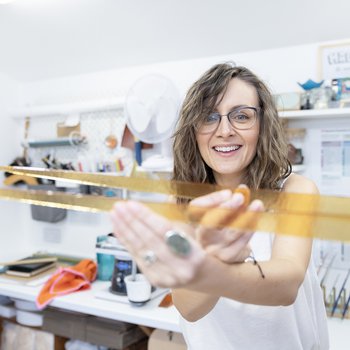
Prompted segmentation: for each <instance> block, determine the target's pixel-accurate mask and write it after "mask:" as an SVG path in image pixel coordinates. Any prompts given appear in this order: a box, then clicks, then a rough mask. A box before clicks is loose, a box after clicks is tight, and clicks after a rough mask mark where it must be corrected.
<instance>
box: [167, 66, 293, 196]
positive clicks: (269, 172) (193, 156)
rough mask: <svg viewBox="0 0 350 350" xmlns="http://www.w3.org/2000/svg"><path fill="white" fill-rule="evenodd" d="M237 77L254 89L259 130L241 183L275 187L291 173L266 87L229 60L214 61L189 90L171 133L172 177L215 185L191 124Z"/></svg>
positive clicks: (196, 122)
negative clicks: (213, 64)
mask: <svg viewBox="0 0 350 350" xmlns="http://www.w3.org/2000/svg"><path fill="white" fill-rule="evenodd" d="M233 78H236V79H240V80H242V81H244V82H246V83H247V84H249V85H251V86H253V87H254V88H255V89H256V92H257V95H258V101H259V107H260V115H259V118H260V126H259V127H260V130H259V140H258V143H257V149H256V154H255V156H254V158H253V160H252V162H251V163H250V164H249V166H248V167H247V169H246V172H245V174H244V177H243V179H242V183H245V184H246V185H247V186H248V187H250V188H251V189H273V190H276V189H278V188H279V183H280V180H281V179H283V178H286V177H287V176H288V175H289V174H290V173H291V164H290V162H289V161H288V157H287V156H288V148H287V140H286V138H285V133H284V130H283V128H282V124H281V121H280V119H279V117H278V113H277V110H276V107H275V103H274V99H273V96H272V95H271V93H270V91H269V89H268V88H267V86H266V85H265V84H264V82H263V81H261V80H260V79H259V78H258V77H257V76H256V75H255V74H254V73H252V72H251V71H250V70H249V69H247V68H245V67H242V66H235V65H234V64H232V63H222V64H217V65H215V66H213V67H212V68H210V69H209V70H208V71H207V72H205V73H204V75H202V77H200V78H199V79H198V80H197V81H196V82H195V83H194V84H193V85H192V86H191V87H190V89H189V91H188V92H187V95H186V97H185V100H184V102H183V105H182V108H181V111H180V117H179V121H178V124H177V128H176V131H175V133H174V136H173V137H174V142H173V153H174V172H173V180H178V181H189V182H206V183H212V184H215V178H214V175H213V171H212V169H211V168H210V167H209V166H208V165H207V164H206V163H205V162H204V161H203V159H202V157H201V154H200V151H199V148H198V145H197V141H196V129H195V126H196V125H197V124H198V122H199V121H200V120H201V119H202V118H203V115H207V114H208V113H209V112H211V111H213V110H214V108H215V106H216V105H217V104H218V103H219V102H220V101H218V98H219V96H220V95H223V94H224V93H225V91H226V89H227V86H228V84H229V82H230V81H231V79H233Z"/></svg>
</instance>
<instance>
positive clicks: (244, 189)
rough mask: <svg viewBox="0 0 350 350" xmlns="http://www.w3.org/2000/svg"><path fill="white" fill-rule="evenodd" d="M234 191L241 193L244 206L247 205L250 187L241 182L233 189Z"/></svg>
mask: <svg viewBox="0 0 350 350" xmlns="http://www.w3.org/2000/svg"><path fill="white" fill-rule="evenodd" d="M234 193H241V194H242V195H243V196H244V206H245V207H247V206H248V204H249V202H250V189H249V188H248V186H247V185H244V184H241V185H239V186H238V187H237V188H236V189H235V190H234Z"/></svg>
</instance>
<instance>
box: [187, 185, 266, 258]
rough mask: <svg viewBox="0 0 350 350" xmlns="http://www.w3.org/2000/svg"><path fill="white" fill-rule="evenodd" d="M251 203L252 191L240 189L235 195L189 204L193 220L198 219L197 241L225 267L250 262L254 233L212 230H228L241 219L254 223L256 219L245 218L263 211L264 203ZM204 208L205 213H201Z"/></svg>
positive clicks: (223, 194)
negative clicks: (228, 264)
mask: <svg viewBox="0 0 350 350" xmlns="http://www.w3.org/2000/svg"><path fill="white" fill-rule="evenodd" d="M249 201H250V192H249V189H248V188H247V187H246V186H244V185H241V186H239V187H238V188H237V190H236V191H235V192H234V193H232V192H231V191H230V190H223V191H218V192H214V193H210V194H208V195H206V196H202V197H199V198H196V199H194V200H193V201H192V202H191V203H190V207H189V212H190V216H196V218H195V219H196V220H197V221H199V225H198V227H197V229H196V231H195V232H196V239H197V241H198V242H199V243H200V244H201V245H202V247H203V248H204V249H205V250H206V252H207V253H209V254H211V255H213V256H216V257H217V258H218V259H220V260H221V261H223V262H226V263H235V262H243V261H244V260H245V259H247V258H248V256H249V255H250V253H251V249H250V246H249V240H250V239H251V237H252V235H253V234H254V232H251V231H245V230H242V229H232V228H229V227H224V228H221V229H214V228H213V227H220V226H221V227H222V226H225V224H227V223H232V222H234V220H235V219H239V218H240V219H242V218H243V220H251V219H253V220H254V217H252V216H250V217H249V218H246V217H244V216H243V214H244V213H246V212H247V211H249V212H260V211H262V210H263V208H264V207H263V203H262V202H261V201H260V200H254V201H253V202H251V203H249ZM201 208H203V209H204V208H205V209H206V210H205V211H204V210H200V209H201ZM208 208H211V210H208ZM222 209H227V210H222ZM199 216H200V217H199Z"/></svg>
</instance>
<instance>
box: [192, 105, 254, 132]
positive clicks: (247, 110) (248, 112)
mask: <svg viewBox="0 0 350 350" xmlns="http://www.w3.org/2000/svg"><path fill="white" fill-rule="evenodd" d="M259 111H260V108H258V107H248V106H247V107H239V108H236V109H233V110H232V111H231V112H229V113H227V114H225V115H221V114H219V113H217V112H213V113H211V114H209V115H208V116H206V117H205V118H204V119H203V120H201V121H200V122H199V123H198V124H197V125H196V130H197V131H198V132H200V133H209V132H212V131H214V130H216V129H217V128H218V126H219V124H220V122H221V118H222V117H227V119H228V121H229V122H230V124H231V125H232V127H233V128H234V129H237V130H247V129H250V128H252V127H253V126H254V124H255V123H256V120H257V119H258V112H259Z"/></svg>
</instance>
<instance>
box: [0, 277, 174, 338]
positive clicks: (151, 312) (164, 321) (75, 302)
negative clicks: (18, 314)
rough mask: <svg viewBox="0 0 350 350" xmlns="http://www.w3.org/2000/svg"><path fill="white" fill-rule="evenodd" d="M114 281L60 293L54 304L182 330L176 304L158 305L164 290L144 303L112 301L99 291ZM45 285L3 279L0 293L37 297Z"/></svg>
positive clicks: (95, 314)
mask: <svg viewBox="0 0 350 350" xmlns="http://www.w3.org/2000/svg"><path fill="white" fill-rule="evenodd" d="M109 286H110V282H101V281H95V282H94V283H93V284H92V287H91V289H90V290H84V291H79V292H74V293H71V294H67V295H64V296H59V297H56V298H55V299H54V300H53V301H52V302H51V303H50V306H53V307H57V308H61V309H65V310H71V311H76V312H81V313H85V314H89V315H94V316H99V317H104V318H110V319H114V320H119V321H124V322H129V323H134V324H138V325H144V326H148V327H154V328H160V329H165V330H171V331H175V332H179V331H180V329H179V313H178V311H177V310H176V309H175V307H174V306H171V307H168V308H161V307H158V304H159V303H160V301H161V300H162V298H163V297H164V294H163V295H161V296H159V297H157V298H155V299H153V300H151V301H149V302H148V303H147V304H145V305H143V306H133V305H131V304H129V303H128V302H117V301H109V300H104V299H100V298H97V297H96V295H97V294H99V293H100V292H101V291H103V290H107V289H108V287H109ZM40 289H41V286H27V285H23V284H19V283H16V284H14V283H8V282H3V281H0V295H6V296H9V297H11V298H17V299H22V300H27V301H35V298H36V296H37V295H38V293H39V291H40Z"/></svg>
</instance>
